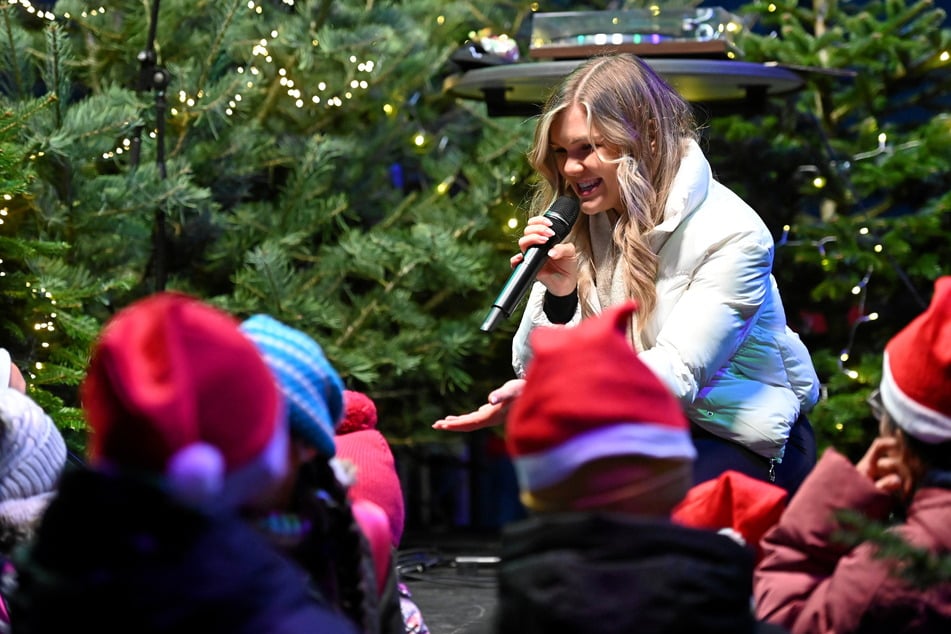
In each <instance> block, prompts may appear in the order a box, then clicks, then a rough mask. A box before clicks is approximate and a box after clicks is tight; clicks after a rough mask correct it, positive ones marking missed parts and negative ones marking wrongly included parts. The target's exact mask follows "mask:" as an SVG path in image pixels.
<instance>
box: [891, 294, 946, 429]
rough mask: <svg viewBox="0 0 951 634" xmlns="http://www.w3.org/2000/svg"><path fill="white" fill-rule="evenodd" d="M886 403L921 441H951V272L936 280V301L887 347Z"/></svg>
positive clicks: (895, 417)
mask: <svg viewBox="0 0 951 634" xmlns="http://www.w3.org/2000/svg"><path fill="white" fill-rule="evenodd" d="M881 394H882V404H883V405H884V406H885V409H886V410H887V411H888V414H889V415H890V416H891V418H892V420H894V421H895V424H897V425H898V426H899V427H901V428H902V429H904V430H905V431H906V432H908V433H909V434H910V435H912V436H914V437H915V438H917V439H918V440H920V441H922V442H925V443H930V444H937V443H942V442H946V441H949V440H951V276H945V277H941V278H939V279H938V280H937V281H936V282H935V289H934V296H933V297H932V298H931V305H930V306H928V309H927V310H925V312H923V313H922V314H921V315H919V316H918V317H916V318H915V319H914V320H913V321H912V322H911V323H910V324H908V325H907V326H905V328H904V329H902V330H901V332H899V333H898V334H897V335H895V336H894V337H893V338H892V339H891V341H889V342H888V344H887V345H886V346H885V356H884V363H883V366H882V384H881Z"/></svg>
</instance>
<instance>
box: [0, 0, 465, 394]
mask: <svg viewBox="0 0 951 634" xmlns="http://www.w3.org/2000/svg"><path fill="white" fill-rule="evenodd" d="M282 3H283V4H284V5H287V6H289V7H293V6H294V4H295V2H294V0H282ZM8 4H9V5H11V6H19V7H20V8H21V9H22V10H23V11H25V12H26V13H27V14H29V15H31V16H35V17H36V18H40V19H43V20H48V21H50V22H58V21H71V20H76V19H81V20H89V19H95V18H99V19H102V18H103V17H105V16H106V14H107V9H106V7H105V6H98V7H92V8H86V9H85V10H83V11H82V12H81V13H79V14H78V15H72V14H71V13H69V12H68V11H67V12H63V13H62V14H60V15H57V14H56V13H54V12H53V11H51V10H47V9H43V8H40V7H36V6H34V5H33V4H32V3H31V2H30V0H8ZM246 9H247V11H250V12H252V13H253V14H255V15H262V14H263V13H264V11H265V10H266V7H265V6H264V5H262V4H261V3H259V2H255V1H254V0H249V1H248V2H247V4H246ZM268 35H269V37H262V38H261V39H259V40H258V41H256V42H255V43H254V44H253V45H252V47H251V49H250V51H249V54H248V60H249V61H250V63H247V64H245V65H241V66H238V67H236V69H235V72H236V73H237V74H238V75H239V76H241V77H242V78H244V81H243V82H241V83H240V86H241V88H240V89H239V90H237V91H235V92H234V93H233V94H231V95H230V96H227V97H226V98H225V99H226V101H225V107H224V109H223V112H224V114H225V115H226V116H228V117H232V116H235V115H236V114H237V113H238V109H239V108H240V106H241V104H242V101H243V100H244V97H243V95H242V93H243V92H245V91H250V90H253V89H254V88H255V87H256V86H258V84H259V82H261V81H262V80H263V81H270V78H272V77H273V78H274V79H276V81H277V82H278V83H279V85H280V86H281V88H282V89H283V90H284V91H285V93H286V95H287V96H288V97H289V98H290V99H291V100H292V103H293V104H294V106H296V107H297V108H305V107H307V106H308V105H310V106H323V107H326V108H340V107H343V106H344V105H345V104H346V102H347V101H349V100H351V99H353V98H354V97H355V96H357V94H358V93H359V92H360V91H365V90H367V89H369V87H370V80H371V77H372V74H373V72H374V70H375V69H376V62H375V61H374V60H366V59H363V60H361V59H358V58H357V56H355V55H351V56H350V58H349V62H350V63H351V64H353V66H354V69H355V71H356V72H355V73H352V74H353V75H354V78H353V79H351V80H350V81H349V83H348V84H347V85H345V86H344V87H342V88H339V89H337V88H334V87H332V86H330V85H329V84H328V82H325V81H320V82H317V83H316V84H314V85H313V87H314V90H313V91H311V92H308V91H307V90H305V89H304V88H303V85H304V82H298V81H296V80H295V79H294V78H293V76H292V72H291V71H290V70H288V69H287V68H283V67H277V68H274V67H273V65H274V56H273V55H272V53H271V50H270V47H271V45H272V42H274V41H276V40H278V39H279V38H280V35H281V34H280V32H279V31H278V30H277V29H274V30H271V31H270V33H269V34H268ZM311 45H312V46H314V47H317V46H319V45H320V42H319V40H318V39H316V38H315V39H313V40H312V41H311ZM269 66H270V68H269ZM269 76H270V77H269ZM205 97H206V94H205V92H204V90H203V89H201V88H198V89H197V90H196V91H195V92H194V94H190V93H189V92H187V91H186V90H178V92H177V93H174V94H173V99H176V98H177V103H175V105H172V106H170V107H169V116H170V117H171V118H174V117H179V116H183V115H187V114H190V111H193V110H196V109H199V108H201V107H202V104H201V102H202V100H203V99H204V98H205ZM383 109H384V112H385V113H386V114H387V115H393V114H395V112H396V108H395V107H394V106H393V105H392V104H386V105H385V106H384V108H383ZM157 133H158V131H157V130H156V129H152V130H150V131H149V132H148V137H149V138H150V139H152V140H155V139H156V138H157ZM411 142H412V143H413V144H414V145H416V146H423V145H425V144H426V143H428V140H427V139H426V138H425V133H424V132H417V133H416V134H414V136H413V138H412V140H411ZM131 145H132V139H130V138H123V139H121V140H119V142H118V143H117V145H116V147H114V148H113V149H111V150H108V151H105V152H103V153H102V154H101V158H102V159H103V160H113V159H117V158H118V157H121V156H122V155H123V154H126V153H128V152H129V151H130V148H131ZM41 157H42V153H41V152H37V153H34V154H31V155H30V156H29V157H28V158H29V159H30V160H37V159H38V158H41ZM450 184H451V181H449V182H444V183H440V184H439V185H437V188H442V191H448V189H449V185H450ZM12 200H13V196H12V195H11V194H9V193H4V194H3V195H2V204H0V224H3V223H4V222H5V219H6V217H7V216H8V214H9V213H10V210H9V203H10V202H11V201H12ZM2 264H3V262H2V260H0V265H2ZM0 277H6V272H5V271H3V270H0ZM26 286H27V288H28V289H29V292H30V293H31V294H32V295H33V297H34V298H35V299H45V300H46V301H48V302H49V306H50V309H49V310H48V311H44V313H45V314H44V315H43V316H42V317H41V318H40V319H39V320H38V321H37V322H36V323H35V324H33V330H34V333H35V334H36V335H37V336H38V339H39V345H40V346H41V347H42V348H49V347H50V343H49V341H46V340H44V337H43V335H47V336H48V335H50V334H51V333H53V332H55V330H56V325H55V322H56V319H57V313H56V309H55V307H56V299H55V298H54V297H53V295H52V293H50V292H49V291H48V290H47V289H45V288H36V287H34V286H33V285H32V284H31V283H30V282H26ZM22 369H23V370H24V371H26V372H28V373H29V375H30V378H31V379H35V378H36V374H35V372H37V371H40V370H42V369H43V362H42V361H39V360H37V361H36V362H35V364H34V365H33V366H31V367H24V368H22Z"/></svg>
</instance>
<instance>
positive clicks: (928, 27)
mask: <svg viewBox="0 0 951 634" xmlns="http://www.w3.org/2000/svg"><path fill="white" fill-rule="evenodd" d="M743 11H744V12H745V14H746V15H748V16H755V17H756V22H755V24H756V27H755V28H754V29H752V30H751V31H747V32H746V33H744V34H742V35H741V37H739V38H738V45H739V46H740V48H741V50H742V53H743V58H744V59H745V60H748V61H761V62H771V63H779V64H782V65H786V66H789V67H792V68H797V69H802V75H803V77H804V78H805V80H806V85H805V89H804V90H803V91H801V92H800V93H799V94H798V95H797V96H796V98H794V99H790V100H781V101H772V102H771V103H770V104H769V105H770V108H769V111H768V112H767V113H766V114H764V115H763V116H760V117H755V118H750V117H739V116H736V117H723V118H717V119H712V120H711V121H710V130H709V131H708V133H709V135H710V138H711V142H710V148H711V154H712V158H711V160H712V162H713V163H714V165H715V166H716V168H717V171H718V175H719V177H720V178H721V179H722V180H725V181H726V182H728V183H731V184H734V185H736V186H737V189H738V191H739V192H740V193H741V195H743V196H744V197H745V198H746V199H747V200H748V201H750V202H751V204H753V206H754V208H756V209H757V210H758V211H759V212H760V213H761V214H762V215H763V216H764V219H766V221H767V223H768V224H769V225H770V226H771V228H772V229H773V231H774V234H775V236H776V240H777V257H776V262H775V266H774V271H775V274H776V276H777V278H778V281H779V284H780V288H781V290H782V291H783V295H784V298H785V300H786V307H787V310H788V311H789V315H788V318H789V321H790V323H791V324H792V325H793V327H794V328H795V329H796V330H798V331H799V332H800V334H801V335H802V336H803V338H804V340H805V341H806V342H807V344H808V345H809V347H810V350H811V351H812V353H813V359H814V361H815V362H816V366H817V369H818V370H819V373H820V379H821V380H822V381H823V387H824V393H823V396H824V398H823V399H822V400H821V402H820V404H819V405H818V406H817V408H816V409H815V411H814V412H813V413H812V414H811V415H810V418H811V420H812V423H813V425H814V426H815V427H816V430H817V434H818V436H819V440H820V442H821V444H822V445H827V444H834V445H836V446H837V447H838V448H840V449H841V450H843V451H846V452H848V453H850V454H851V455H852V456H853V457H857V455H860V454H859V452H863V451H864V449H865V448H866V447H867V445H868V442H869V440H870V438H871V437H873V436H874V435H875V433H877V425H876V424H875V422H874V421H873V420H872V419H871V417H870V413H869V409H868V407H867V406H866V404H865V398H866V397H867V395H868V394H869V392H870V391H871V390H872V389H874V387H876V386H877V385H878V382H879V380H880V378H881V361H882V359H881V352H882V349H883V347H884V345H885V343H886V342H887V340H888V339H889V338H890V337H891V336H892V335H894V334H895V333H896V332H897V331H898V330H900V329H901V328H902V327H903V326H904V325H905V324H906V323H908V321H910V319H912V318H913V317H914V316H915V315H917V314H918V313H919V312H921V311H922V310H924V308H925V307H926V306H927V304H928V300H929V298H930V293H931V289H932V286H933V284H932V282H933V280H934V279H935V278H937V277H938V276H940V275H942V274H948V273H951V268H949V265H948V262H949V255H951V252H949V244H948V241H947V234H948V230H949V229H951V215H949V214H951V189H949V187H948V185H949V179H948V170H949V164H948V159H949V157H951V117H949V116H948V115H947V114H946V113H947V110H948V106H949V105H951V99H949V95H951V60H949V51H951V31H949V30H948V29H947V28H946V14H945V12H944V10H942V9H940V8H936V7H935V6H934V5H933V4H932V3H931V2H896V1H891V0H885V1H877V0H873V1H870V2H862V3H838V2H826V1H819V2H814V3H797V2H792V1H789V2H753V3H751V4H748V5H745V6H744V8H743Z"/></svg>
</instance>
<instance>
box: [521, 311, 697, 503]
mask: <svg viewBox="0 0 951 634" xmlns="http://www.w3.org/2000/svg"><path fill="white" fill-rule="evenodd" d="M635 309H636V304H635V303H634V302H633V301H629V302H627V303H625V304H622V305H620V306H616V307H614V308H611V309H609V310H607V311H605V312H604V313H602V314H601V315H600V316H597V317H591V318H588V319H585V320H584V321H582V322H581V324H580V325H578V326H577V327H573V328H566V327H554V328H552V327H549V328H539V329H537V330H535V331H534V332H533V333H532V335H531V346H532V351H533V359H532V362H531V364H530V365H529V367H528V372H527V374H526V376H525V388H524V391H523V392H522V394H521V396H519V397H518V398H517V399H516V400H515V402H514V404H513V405H512V409H511V410H510V412H509V415H508V421H507V427H506V441H507V445H508V449H509V453H510V454H511V455H512V458H513V462H514V465H515V470H516V474H517V476H518V479H519V485H520V486H521V488H522V490H523V491H533V490H537V489H540V488H545V487H549V486H552V485H554V484H556V483H558V482H561V481H563V480H564V479H565V478H567V477H568V476H570V475H571V474H572V473H573V472H574V471H575V470H577V469H578V468H579V467H580V466H582V465H583V464H585V463H587V462H591V461H593V460H597V459H599V458H607V457H612V456H624V455H639V456H646V457H649V458H665V459H675V460H676V459H683V460H685V461H687V460H693V459H694V457H695V456H696V450H695V449H694V447H693V443H692V442H691V440H690V434H689V431H688V424H687V419H686V418H685V417H684V415H683V412H682V411H681V407H680V403H679V402H678V401H677V400H676V399H675V398H674V397H673V395H672V394H671V393H670V392H669V390H668V389H667V387H666V386H665V385H664V384H663V383H661V381H660V379H658V378H657V376H656V375H654V373H653V372H651V370H650V369H648V368H647V366H646V365H644V363H643V362H642V361H641V360H640V359H638V357H637V354H636V353H635V352H634V349H633V348H632V347H631V344H630V342H629V341H628V338H627V323H628V321H629V319H630V315H631V313H633V312H634V310H635Z"/></svg>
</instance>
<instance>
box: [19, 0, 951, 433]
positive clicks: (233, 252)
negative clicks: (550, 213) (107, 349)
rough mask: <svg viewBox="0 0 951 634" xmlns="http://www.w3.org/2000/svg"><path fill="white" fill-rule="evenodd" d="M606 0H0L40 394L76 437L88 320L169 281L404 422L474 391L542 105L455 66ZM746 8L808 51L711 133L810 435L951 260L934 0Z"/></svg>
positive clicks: (496, 373) (831, 421)
mask: <svg viewBox="0 0 951 634" xmlns="http://www.w3.org/2000/svg"><path fill="white" fill-rule="evenodd" d="M608 4H610V3H583V4H582V3H578V4H573V3H563V2H552V3H549V4H547V5H544V4H541V3H538V4H535V3H501V2H499V3H483V4H480V5H479V6H478V7H476V6H474V5H472V4H469V3H453V2H450V3H443V2H435V1H430V0H424V1H420V2H412V3H401V2H372V3H354V2H328V1H326V0H325V1H319V2H315V1H305V2H301V1H298V0H262V1H258V0H243V1H241V2H238V1H232V0H226V1H219V2H183V1H181V0H165V2H161V3H158V2H149V3H141V2H132V1H128V0H117V1H115V2H110V3H107V5H105V6H101V7H100V6H97V7H95V8H93V7H91V6H88V5H87V3H82V2H76V1H69V0H60V1H59V2H55V3H50V2H46V3H42V4H41V3H39V2H34V3H32V4H31V3H30V2H28V1H27V0H17V1H0V33H2V35H0V36H2V38H3V41H4V46H3V47H0V56H2V65H0V82H2V83H0V170H2V171H0V188H2V189H0V196H2V198H3V200H2V205H3V207H2V210H3V211H2V213H3V214H4V215H3V216H2V219H3V224H2V225H0V258H2V260H3V262H2V264H0V267H2V270H0V273H3V277H2V278H0V284H2V287H3V290H4V293H3V298H4V302H5V303H4V305H5V309H6V310H5V311H4V315H3V318H2V319H3V321H2V323H3V332H4V337H5V341H4V345H5V347H8V348H9V349H11V352H12V353H13V356H14V359H15V360H16V361H17V362H18V364H19V365H20V366H21V367H23V368H24V369H25V370H26V371H27V373H28V379H29V381H30V384H31V394H33V395H34V397H36V398H37V400H39V401H40V402H41V403H42V404H43V405H44V406H45V407H47V408H48V409H49V410H50V411H51V413H52V414H53V415H54V418H55V419H56V420H57V422H59V423H60V424H61V426H63V427H64V428H68V429H74V430H76V431H77V432H78V433H77V435H76V436H75V437H73V441H74V442H77V443H78V442H81V431H82V423H81V417H80V415H79V413H78V410H77V409H76V407H77V405H78V401H77V397H76V389H75V388H76V386H77V385H78V383H79V381H80V380H81V377H82V372H83V370H84V368H85V363H86V361H87V355H88V350H89V346H90V343H91V341H92V339H93V337H95V335H96V333H97V332H98V329H99V328H100V327H101V325H102V324H103V323H104V322H105V321H106V320H107V319H108V318H109V317H110V316H111V315H112V314H113V313H114V312H115V311H116V310H118V309H119V308H121V307H123V306H125V305H127V304H128V303H129V302H131V301H133V300H135V299H137V298H139V297H142V296H143V295H146V294H148V293H151V292H154V291H156V290H159V289H175V290H181V291H184V292H189V293H193V294H196V295H199V296H201V297H203V298H206V299H208V300H209V301H212V302H213V303H215V304H217V305H219V306H221V307H222V308H225V309H227V310H229V311H231V312H233V313H234V314H235V315H236V316H238V317H239V318H243V317H246V316H248V315H251V314H253V313H256V312H266V313H270V314H272V315H274V316H275V317H277V318H278V319H281V320H283V321H285V322H287V323H288V324H290V325H292V326H294V327H297V328H300V329H302V330H305V331H306V332H308V333H310V334H312V335H313V336H314V337H315V338H316V339H317V341H319V342H320V343H321V345H322V346H323V347H324V348H325V351H326V352H327V354H328V356H329V358H330V359H331V360H332V362H333V363H334V364H335V366H336V367H337V368H338V369H339V370H340V372H341V374H342V375H343V377H344V379H345V381H346V382H347V384H348V386H349V387H352V388H355V389H360V390H363V391H366V392H367V393H369V394H370V395H371V396H373V397H374V398H375V399H376V401H377V404H378V406H379V408H380V416H381V421H384V422H385V430H386V431H387V432H388V433H389V434H390V435H391V436H393V437H407V436H410V435H421V434H425V433H426V431H427V430H428V429H429V425H430V423H431V422H432V421H433V420H435V419H436V418H438V417H440V416H442V415H444V414H446V413H452V412H458V411H468V410H469V409H471V408H472V407H473V406H474V405H477V404H478V403H479V402H481V399H482V398H483V396H484V395H485V394H486V393H487V392H488V391H489V389H491V388H492V387H494V386H495V385H496V384H498V383H499V382H500V381H501V380H504V379H506V378H508V377H510V376H511V368H510V366H509V339H510V336H511V328H514V324H510V325H509V326H510V327H506V328H500V329H499V331H498V332H496V333H494V334H492V335H486V334H485V333H481V332H479V329H478V326H479V324H480V322H481V319H482V318H483V316H484V314H485V310H486V309H487V307H488V305H489V304H490V302H491V299H492V297H493V294H494V292H495V291H496V290H497V289H498V288H499V287H500V285H501V283H502V282H503V281H504V279H505V277H507V275H508V270H507V268H506V266H505V264H504V263H506V262H507V261H508V257H509V256H510V255H511V254H512V253H513V252H514V251H515V249H516V244H515V242H516V238H517V236H518V235H519V230H518V225H519V222H520V221H521V220H522V219H523V217H524V212H523V209H524V203H525V201H526V199H527V186H528V184H529V182H530V178H531V173H530V171H529V170H528V168H527V165H526V162H525V157H524V154H525V150H527V147H528V143H529V140H530V136H531V129H532V122H531V121H530V120H529V119H527V118H523V117H490V116H488V115H487V114H486V108H485V105H484V104H483V103H480V102H478V101H469V100H459V99H456V98H454V97H452V96H451V95H448V94H446V93H445V91H444V90H443V78H444V77H445V76H446V74H447V73H448V72H450V71H452V70H454V69H453V65H452V63H451V56H452V53H453V52H454V51H456V50H457V49H458V48H459V47H460V45H462V44H463V43H464V42H466V40H468V39H471V38H473V37H474V35H475V34H476V33H477V32H482V33H485V32H491V33H495V34H500V35H504V34H510V35H512V36H524V34H525V33H526V32H527V28H526V27H527V25H528V24H529V23H530V16H531V12H532V11H537V10H541V11H545V10H549V11H559V10H583V9H589V10H595V9H604V8H606V7H607V5H608ZM647 4H649V3H626V5H625V6H627V5H630V6H635V5H645V6H646V5H647ZM687 4H691V5H694V4H696V3H695V2H693V3H687ZM714 4H715V3H714ZM602 5H604V6H602ZM735 10H737V11H739V12H740V13H742V14H743V15H744V16H747V17H749V18H752V17H756V22H755V28H754V29H753V30H752V31H749V32H747V33H744V34H742V36H741V37H740V38H739V39H738V40H737V44H738V46H739V47H740V53H741V58H742V59H744V60H747V61H768V62H778V63H781V64H785V65H789V66H792V67H797V68H799V67H803V68H808V69H810V70H808V71H804V77H805V78H806V88H805V90H803V91H801V92H800V93H798V94H797V95H796V96H795V97H793V98H789V99H782V100H770V102H769V104H768V110H767V112H766V113H764V114H761V115H757V116H742V117H741V116H734V117H722V116H716V117H712V116H711V117H710V118H709V120H707V122H706V123H707V130H706V136H707V139H706V140H705V149H706V150H707V151H708V152H709V154H710V157H711V161H712V163H713V165H714V168H715V170H716V172H717V174H718V176H719V178H720V179H721V180H723V181H724V182H726V183H727V184H729V185H730V186H731V187H732V188H735V189H736V190H737V191H738V192H739V193H740V194H741V195H743V196H744V197H745V198H747V200H749V202H750V203H751V204H752V205H753V206H754V207H755V208H756V209H758V210H759V211H760V212H761V213H762V214H763V216H764V218H765V219H766V220H767V222H768V223H769V224H770V226H771V227H772V228H773V229H774V232H775V235H776V238H777V242H778V245H779V246H778V248H777V260H776V274H777V277H778V278H779V283H780V286H781V289H782V291H783V294H784V297H785V298H786V305H787V310H788V311H789V318H790V322H791V323H792V325H793V326H794V327H796V329H797V330H799V331H800V333H801V334H802V335H803V337H804V339H806V341H807V343H808V344H809V346H810V348H811V350H812V351H813V353H814V357H815V360H816V362H817V366H818V367H819V370H820V374H821V378H822V379H823V382H824V384H825V388H826V396H827V398H825V399H824V400H823V401H822V403H821V404H820V406H819V407H818V408H817V409H816V410H815V412H814V413H813V414H812V418H813V422H814V424H815V425H816V427H817V429H818V431H819V433H820V435H821V439H822V440H823V442H825V443H835V444H837V445H841V446H844V447H849V446H853V445H854V446H856V447H858V446H864V444H865V442H866V440H867V437H868V433H869V432H870V425H865V424H863V423H864V422H866V421H867V417H866V416H865V406H864V402H863V401H864V397H865V395H866V394H867V392H868V391H869V390H870V389H871V387H872V386H874V385H875V384H876V383H877V380H878V373H879V372H880V356H879V354H880V351H881V347H882V345H883V344H884V342H885V341H886V340H887V338H888V337H889V336H890V335H891V334H893V333H894V332H896V331H897V330H898V328H900V327H901V325H903V324H904V323H906V322H907V320H908V319H910V318H911V316H913V315H914V314H915V313H917V312H918V311H919V310H920V309H921V308H922V307H923V306H924V305H925V304H926V303H927V295H928V293H929V291H930V282H931V280H933V279H934V278H935V277H936V276H938V275H939V274H941V273H942V272H947V271H948V269H947V265H945V264H944V262H945V261H946V259H947V258H946V256H947V250H948V246H947V241H946V240H945V239H944V232H945V231H946V230H947V223H948V219H947V211H948V208H949V193H948V192H949V188H948V186H947V185H948V178H947V157H948V156H949V155H951V153H949V144H951V134H949V130H951V122H949V118H948V116H947V115H945V114H944V112H945V111H946V110H947V106H948V103H947V102H948V97H947V95H949V94H951V92H949V90H948V88H949V86H948V82H949V71H948V49H949V40H951V37H949V31H948V29H947V28H945V26H944V24H945V15H944V12H943V11H942V10H940V9H937V8H935V7H934V6H933V5H932V4H930V3H928V2H898V1H877V0H873V1H869V2H862V3H834V2H816V3H813V4H808V5H807V4H800V3H797V2H793V1H788V2H773V3H766V2H754V3H752V4H749V5H745V6H743V7H742V8H740V9H735ZM522 44H523V49H522V50H523V54H524V52H525V48H524V42H522ZM510 223H511V224H510ZM443 436H444V435H443Z"/></svg>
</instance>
